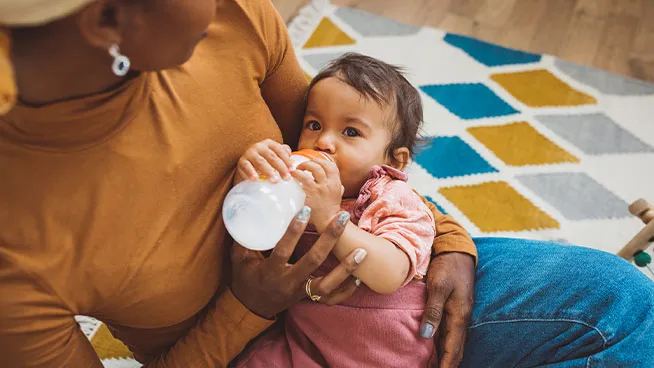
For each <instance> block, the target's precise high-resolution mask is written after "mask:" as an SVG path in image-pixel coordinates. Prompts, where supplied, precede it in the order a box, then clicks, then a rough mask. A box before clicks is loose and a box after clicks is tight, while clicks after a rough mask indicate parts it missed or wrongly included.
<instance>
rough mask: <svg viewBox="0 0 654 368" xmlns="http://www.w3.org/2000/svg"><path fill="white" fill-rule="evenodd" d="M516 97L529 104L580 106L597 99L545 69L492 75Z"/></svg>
mask: <svg viewBox="0 0 654 368" xmlns="http://www.w3.org/2000/svg"><path fill="white" fill-rule="evenodd" d="M491 79H492V80H494V81H495V82H497V83H499V84H500V85H501V86H502V87H504V89H506V90H507V91H508V92H509V93H510V94H512V95H513V97H515V98H516V99H518V100H520V101H521V102H522V103H524V104H525V105H527V106H531V107H545V106H578V105H588V104H595V103H597V100H595V98H594V97H593V96H589V95H587V94H585V93H583V92H580V91H577V90H576V89H573V88H572V87H570V86H569V85H567V84H566V83H565V82H563V81H562V80H560V79H559V78H557V77H556V76H554V74H552V73H550V72H549V71H547V70H545V69H539V70H530V71H526V72H517V73H499V74H493V75H491Z"/></svg>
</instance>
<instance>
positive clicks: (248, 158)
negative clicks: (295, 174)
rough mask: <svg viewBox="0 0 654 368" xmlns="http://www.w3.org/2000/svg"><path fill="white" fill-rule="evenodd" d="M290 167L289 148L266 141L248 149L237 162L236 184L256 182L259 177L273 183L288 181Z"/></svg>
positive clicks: (269, 140)
mask: <svg viewBox="0 0 654 368" xmlns="http://www.w3.org/2000/svg"><path fill="white" fill-rule="evenodd" d="M291 165H292V162H291V147H289V146H287V145H285V144H280V143H277V142H275V141H273V140H271V139H266V140H265V141H261V142H259V143H257V144H255V145H253V146H252V147H250V148H248V150H247V151H245V153H244V154H243V156H241V158H240V159H239V160H238V165H237V171H236V182H237V183H238V182H240V181H243V180H258V179H259V175H264V176H266V177H268V179H269V180H270V181H271V182H273V183H276V182H278V181H279V180H280V178H284V180H286V179H290V178H291V169H290V168H291Z"/></svg>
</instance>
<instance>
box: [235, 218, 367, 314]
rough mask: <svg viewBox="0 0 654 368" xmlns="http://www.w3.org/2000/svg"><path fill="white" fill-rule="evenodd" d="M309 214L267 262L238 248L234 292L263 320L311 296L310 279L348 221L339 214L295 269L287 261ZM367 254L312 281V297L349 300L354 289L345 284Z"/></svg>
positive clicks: (351, 257) (293, 225)
mask: <svg viewBox="0 0 654 368" xmlns="http://www.w3.org/2000/svg"><path fill="white" fill-rule="evenodd" d="M310 213H311V210H310V209H309V208H308V207H305V208H304V209H303V210H302V211H300V214H299V215H298V216H297V217H296V218H295V220H293V222H292V223H291V224H290V225H289V227H288V230H287V231H286V234H285V235H284V236H283V237H282V239H281V240H280V241H279V242H278V243H277V246H276V247H275V248H274V249H273V251H272V253H271V254H270V256H269V257H268V258H264V257H263V255H262V254H261V253H259V252H255V251H251V250H247V249H245V248H243V247H242V246H240V245H238V244H235V245H234V249H233V251H232V284H231V289H232V293H233V294H234V296H235V297H236V298H237V299H238V300H240V301H241V303H243V305H245V306H246V307H247V308H248V309H249V310H251V311H252V312H254V313H256V314H258V315H260V316H262V317H264V318H272V317H273V316H275V315H276V314H277V313H280V312H282V311H284V310H286V309H287V308H288V307H290V306H292V305H293V304H295V303H297V302H298V301H300V300H302V299H303V298H305V297H307V293H306V289H305V287H306V283H307V280H308V279H309V278H310V277H311V274H312V273H313V272H314V271H315V270H316V269H317V268H318V267H319V266H320V265H321V264H322V263H323V261H324V260H325V259H326V258H327V256H328V255H329V253H330V252H331V250H332V248H333V247H334V245H335V244H336V242H337V241H338V239H339V237H340V236H341V234H342V233H343V229H344V228H345V225H346V224H347V223H348V221H349V220H350V218H349V214H348V213H347V212H341V213H339V215H338V216H336V217H335V218H334V219H333V220H332V221H331V223H330V224H329V226H328V227H327V229H326V231H324V232H323V233H322V235H321V236H320V238H319V239H318V241H317V242H316V243H315V244H314V245H313V247H312V248H311V250H310V251H309V252H307V253H306V254H305V255H304V256H303V257H302V258H300V259H299V260H298V261H297V262H296V263H295V264H289V263H288V260H289V259H290V257H291V255H292V254H293V251H294V250H295V247H296V245H297V243H298V241H299V240H300V237H301V236H302V233H303V232H304V229H305V228H306V225H307V223H308V221H309V217H310ZM253 231H256V230H255V229H253ZM365 255H366V254H365V251H363V253H362V250H360V249H356V250H354V251H353V252H352V253H351V254H350V255H349V256H348V257H347V258H345V259H344V260H343V261H342V262H341V264H340V265H339V266H338V267H336V268H335V269H334V270H333V271H332V272H330V273H329V274H328V275H326V276H324V277H321V278H319V279H314V280H312V283H311V292H312V294H313V295H319V296H321V300H322V299H323V298H324V300H323V301H325V302H334V301H335V302H339V301H342V300H344V299H346V298H347V297H348V296H350V295H351V294H352V293H353V292H354V290H353V289H352V288H351V287H349V286H347V285H346V286H341V285H342V284H343V282H344V281H346V280H347V279H348V278H349V277H350V275H351V274H352V272H353V271H354V270H355V269H356V268H357V266H358V265H359V263H361V261H363V258H365Z"/></svg>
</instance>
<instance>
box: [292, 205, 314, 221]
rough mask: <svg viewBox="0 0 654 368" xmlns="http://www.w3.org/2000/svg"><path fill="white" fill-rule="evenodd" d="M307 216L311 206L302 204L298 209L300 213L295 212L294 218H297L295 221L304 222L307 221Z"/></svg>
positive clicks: (309, 213) (309, 214) (309, 215)
mask: <svg viewBox="0 0 654 368" xmlns="http://www.w3.org/2000/svg"><path fill="white" fill-rule="evenodd" d="M309 217H311V208H309V207H307V206H304V207H302V209H301V210H300V213H298V214H297V216H296V217H295V219H296V220H297V222H300V223H303V224H306V223H307V222H309Z"/></svg>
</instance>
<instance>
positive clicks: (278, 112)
mask: <svg viewBox="0 0 654 368" xmlns="http://www.w3.org/2000/svg"><path fill="white" fill-rule="evenodd" d="M267 8H268V12H269V13H270V16H269V17H267V20H268V21H269V23H270V24H269V25H268V28H269V29H272V30H274V31H273V32H268V33H267V34H266V38H267V39H266V40H265V41H266V45H268V53H269V67H268V70H269V71H268V74H267V75H266V78H265V80H264V81H263V83H262V84H261V95H262V96H263V98H264V100H265V101H266V104H267V105H268V108H269V109H270V112H271V113H272V115H273V117H274V118H275V121H277V125H279V128H280V130H281V131H282V136H283V137H284V143H286V144H288V145H289V146H291V148H293V149H295V148H297V142H298V140H299V138H300V131H301V128H302V116H303V115H304V98H305V94H306V92H307V88H308V87H309V81H308V80H307V77H306V74H305V72H304V71H303V70H302V69H301V68H300V64H298V60H297V57H296V55H295V50H294V49H293V45H292V43H291V39H290V37H289V35H288V31H287V29H286V27H285V26H284V21H283V20H282V18H281V17H280V16H279V14H278V13H277V11H276V10H274V9H273V7H272V5H270V4H269V5H268V6H267Z"/></svg>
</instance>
